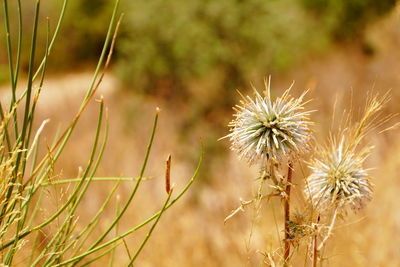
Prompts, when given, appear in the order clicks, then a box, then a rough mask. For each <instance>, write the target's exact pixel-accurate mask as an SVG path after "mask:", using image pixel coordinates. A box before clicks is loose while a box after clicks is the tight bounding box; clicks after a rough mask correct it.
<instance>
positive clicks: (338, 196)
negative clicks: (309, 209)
mask: <svg viewBox="0 0 400 267" xmlns="http://www.w3.org/2000/svg"><path fill="white" fill-rule="evenodd" d="M369 153H370V148H369V147H367V148H365V149H364V150H362V151H361V152H358V153H357V152H355V151H354V149H353V148H352V147H351V146H347V147H346V146H345V138H344V137H343V138H342V140H341V142H340V143H339V144H338V145H336V142H334V141H332V142H331V145H330V146H329V147H328V148H327V149H325V150H322V151H321V152H320V156H321V157H320V158H314V159H313V160H312V161H311V163H310V168H311V169H312V171H313V172H312V174H311V175H310V176H309V177H308V178H307V186H306V188H305V194H306V196H307V197H308V199H309V200H310V201H311V202H312V203H313V205H314V206H315V207H316V208H317V210H319V211H324V210H325V209H326V208H329V207H332V206H334V207H337V208H339V209H341V210H345V209H346V208H348V207H349V208H351V209H352V210H360V209H362V208H363V207H364V206H365V204H366V202H367V201H369V200H370V199H371V198H372V185H371V182H370V177H369V175H368V172H367V170H366V169H364V168H363V166H362V165H363V163H364V161H365V159H366V158H367V157H368V155H369Z"/></svg>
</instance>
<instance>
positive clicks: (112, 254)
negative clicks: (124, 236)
mask: <svg viewBox="0 0 400 267" xmlns="http://www.w3.org/2000/svg"><path fill="white" fill-rule="evenodd" d="M120 199H121V198H119V196H117V203H116V204H115V210H116V214H115V216H117V215H118V213H119V212H120V204H121V203H120ZM118 233H119V223H117V225H116V226H115V236H118ZM115 248H116V247H114V248H113V249H112V250H111V255H110V261H109V263H108V266H109V267H112V266H114V259H115Z"/></svg>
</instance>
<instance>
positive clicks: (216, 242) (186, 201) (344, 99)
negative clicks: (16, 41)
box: [0, 8, 400, 267]
mask: <svg viewBox="0 0 400 267" xmlns="http://www.w3.org/2000/svg"><path fill="white" fill-rule="evenodd" d="M398 25H400V9H399V8H397V9H396V10H394V12H392V14H391V15H390V16H388V17H387V18H385V19H384V20H382V21H380V22H378V23H377V24H374V25H372V26H371V27H370V28H369V29H368V34H367V38H368V41H369V42H371V43H373V44H374V46H375V47H376V51H375V52H374V54H373V55H368V54H366V53H364V52H363V51H361V49H360V47H359V46H356V45H352V44H351V43H350V42H349V43H347V44H344V45H341V46H337V47H334V48H333V49H332V50H331V51H329V52H328V53H325V54H323V55H314V56H312V57H309V58H307V59H306V60H305V61H303V62H301V63H299V65H298V66H297V67H296V68H293V69H292V70H290V71H288V72H285V73H273V74H272V94H273V95H275V96H278V95H281V94H282V93H283V91H284V90H285V89H287V88H288V87H289V86H290V84H291V83H292V81H293V80H294V81H295V84H294V87H293V90H292V92H291V93H292V94H293V95H295V96H298V95H300V94H301V92H303V91H304V90H305V89H310V91H309V93H308V94H307V98H308V99H312V101H311V102H310V103H309V104H308V107H309V108H310V109H315V110H317V112H314V113H313V114H312V115H311V117H312V119H313V120H314V121H315V125H314V126H313V127H314V130H315V131H316V132H317V133H318V135H317V136H316V140H318V141H325V140H326V136H327V134H328V133H329V131H335V127H338V126H337V125H338V122H337V121H334V122H332V117H333V115H332V114H333V113H335V114H336V117H340V114H341V113H342V112H343V111H349V109H350V107H353V110H354V119H357V118H359V115H360V112H359V111H360V110H361V109H362V107H363V105H364V103H365V100H366V98H367V96H368V94H369V93H378V94H381V95H382V94H385V93H386V92H388V91H389V90H390V96H391V100H390V102H389V103H388V104H387V105H386V107H385V109H384V113H385V114H396V113H399V112H400V106H399V101H400V75H399V70H400V50H399V49H398V48H399V47H400V31H399V30H398ZM90 75H91V74H90V71H88V70H87V69H85V70H81V71H73V72H71V73H69V74H67V75H58V74H57V75H53V76H51V77H49V78H48V79H47V81H46V83H45V84H44V87H43V92H42V97H41V99H40V101H39V102H38V108H37V117H36V124H35V126H34V127H39V126H40V124H41V122H42V121H43V120H45V119H50V122H49V123H48V124H47V125H46V128H45V130H44V132H43V133H44V135H45V136H46V139H44V140H45V141H46V142H48V143H51V142H52V138H53V137H54V136H55V135H56V132H57V129H58V128H59V127H61V128H62V127H65V126H66V125H67V124H68V122H69V121H70V120H71V119H72V118H73V116H74V114H75V113H76V111H77V110H78V108H79V103H80V101H81V99H82V98H83V97H84V95H85V89H86V87H87V85H88V83H89V81H90V77H91V76H90ZM252 82H253V84H254V85H255V86H256V87H257V88H261V86H262V83H263V77H260V78H259V79H258V80H256V81H252ZM21 84H23V83H21ZM194 87H195V88H197V87H196V85H194ZM121 88H122V86H121V84H120V82H119V81H118V79H117V78H116V77H114V76H113V73H112V71H110V72H109V73H107V74H106V76H105V79H104V81H103V83H102V85H101V87H100V88H99V90H98V92H96V95H95V98H96V99H99V98H100V96H103V97H104V99H105V104H106V106H107V109H108V117H109V123H110V135H109V141H108V144H107V148H106V150H105V154H104V158H103V160H102V164H101V165H100V167H99V169H98V172H97V176H99V177H106V176H121V177H136V176H137V175H138V173H139V169H140V163H141V159H142V158H143V155H144V153H145V151H146V142H147V139H148V136H149V134H150V131H151V123H152V118H153V116H154V113H155V110H156V107H159V108H160V109H161V113H160V118H159V120H160V121H159V126H158V130H157V132H156V136H155V142H154V148H153V151H152V153H151V155H150V159H149V167H148V169H147V170H146V173H145V177H149V178H151V179H149V180H146V181H144V182H143V184H142V187H141V188H140V189H139V190H140V194H139V195H138V196H137V197H136V198H135V200H134V202H133V204H132V206H131V207H130V208H129V210H128V211H127V214H126V216H124V217H123V219H122V221H121V222H120V224H119V226H118V227H119V231H120V232H124V231H125V230H128V229H129V228H130V227H131V226H132V225H136V224H137V223H140V222H141V221H142V220H143V219H145V218H146V217H147V216H149V215H151V214H152V213H153V212H154V211H156V210H158V209H159V208H160V205H162V203H163V201H164V199H165V196H166V194H165V191H164V171H165V160H166V158H167V156H168V155H169V154H171V155H172V166H171V181H172V183H173V184H174V186H175V188H176V189H181V188H182V187H183V186H184V185H185V183H186V181H187V180H188V179H190V177H191V175H192V173H193V171H194V169H195V167H196V163H197V158H198V155H199V153H200V149H201V148H200V143H201V142H202V143H203V144H204V147H205V156H204V157H205V161H204V163H203V165H202V167H201V172H200V174H199V176H198V178H197V180H196V181H195V183H194V184H193V186H192V187H191V188H190V190H189V192H188V193H187V194H186V195H184V196H183V198H182V199H181V200H180V201H179V202H178V203H177V204H176V206H175V207H174V208H173V209H171V210H169V211H168V212H167V213H166V214H165V215H163V218H162V219H161V221H160V223H159V224H158V226H157V227H156V229H155V231H154V233H153V235H152V236H151V238H150V240H149V243H148V244H147V245H146V247H145V248H144V250H143V252H142V253H141V254H140V255H139V258H138V261H137V263H136V265H135V266H140V267H142V266H144V267H147V266H149V267H152V266H162V267H164V266H165V267H176V266H198V267H200V266H211V267H212V266H216V267H217V266H269V265H268V264H267V263H263V258H264V256H263V254H264V253H270V254H274V253H276V249H282V240H280V239H279V238H278V237H277V232H278V233H279V234H280V236H281V237H282V229H281V228H280V226H281V225H282V224H283V214H282V209H281V205H282V202H281V201H280V200H279V199H273V198H272V199H271V200H268V201H267V200H264V201H263V202H262V205H261V207H260V209H258V210H257V209H255V208H254V207H253V206H251V205H249V206H247V207H246V208H245V209H244V212H239V213H238V214H236V215H235V216H234V217H232V218H231V219H230V220H228V221H227V222H226V223H224V219H225V218H226V217H227V216H228V215H229V214H230V213H231V211H232V210H234V209H236V208H237V207H238V206H239V205H240V200H248V199H252V198H253V197H254V194H255V192H256V190H257V181H256V180H255V178H256V177H257V176H258V168H257V167H251V168H249V167H248V165H247V164H246V162H244V161H240V160H239V159H238V157H237V155H236V154H235V153H234V152H231V151H230V150H229V142H228V140H218V139H219V138H221V137H222V136H224V135H226V134H228V127H227V126H225V125H227V124H228V122H229V121H230V120H231V115H232V114H231V112H229V111H226V112H221V114H217V115H218V119H217V120H216V121H218V122H220V123H221V126H220V127H219V128H218V129H211V127H213V125H214V124H212V123H210V122H209V120H210V118H201V120H200V122H196V124H197V125H195V127H192V128H191V129H190V130H187V129H186V128H187V127H186V128H185V125H187V124H188V123H190V122H188V121H185V120H187V116H184V115H185V114H187V113H188V112H190V106H191V104H192V101H195V99H194V98H193V99H192V98H188V99H185V100H184V103H175V102H174V99H173V97H172V98H162V97H159V96H157V95H151V94H150V95H143V94H141V93H139V92H138V90H135V88H133V89H132V88H131V89H132V90H129V91H127V90H123V89H121ZM234 89H236V88H232V90H231V92H230V93H231V94H233V95H234V97H235V98H236V99H238V100H239V98H240V96H239V94H237V93H236V91H235V90H234ZM239 90H240V91H241V92H243V93H245V94H251V91H250V81H249V86H248V88H240V89H239ZM0 94H1V99H2V100H4V101H5V100H6V99H8V98H9V97H10V95H9V94H8V93H5V90H3V89H2V90H0ZM204 94H205V97H210V98H212V97H213V96H207V92H204ZM215 105H218V103H217V102H216V103H215ZM335 105H336V108H335V110H334V108H333V107H334V106H335ZM97 112H98V107H97V104H96V102H93V103H91V104H90V105H89V107H88V109H87V111H86V112H85V113H84V114H83V116H82V118H81V120H80V121H79V123H78V126H77V129H76V131H75V132H74V133H73V135H72V137H71V142H70V143H69V144H68V146H67V147H66V148H65V152H64V153H63V155H62V157H61V158H60V160H59V161H58V162H57V164H56V166H55V171H54V173H55V179H61V178H63V179H68V178H71V177H76V176H77V174H78V173H79V166H84V165H85V164H86V163H87V159H88V156H89V151H90V146H91V140H92V139H93V136H94V134H95V132H94V129H95V128H96V124H97V119H96V118H97ZM398 120H399V117H398V116H397V117H394V119H392V120H391V121H390V122H389V124H390V123H391V124H394V123H396V122H397V121H398ZM214 121H215V120H214ZM185 131H187V132H185ZM378 132H379V131H377V132H373V133H372V134H370V135H368V137H367V143H368V144H371V145H373V146H374V147H375V148H374V152H373V153H372V155H371V156H370V157H369V158H368V160H367V162H366V166H367V168H369V167H371V168H373V169H372V170H371V176H372V182H373V184H374V197H373V200H372V201H371V203H369V205H367V207H366V208H365V209H364V210H362V211H361V212H359V213H357V214H350V215H349V216H348V217H346V218H345V219H342V218H339V219H338V221H337V225H336V228H335V229H334V231H333V235H332V238H331V239H330V240H329V241H328V244H327V247H326V249H325V250H324V255H323V261H322V263H321V266H349V267H350V266H352V267H353V266H382V267H383V266H385V267H386V266H393V267H394V266H400V246H399V244H400V179H399V177H398V174H399V172H400V138H399V137H400V135H399V130H398V129H394V130H391V131H387V132H384V133H378ZM116 172H117V173H116ZM309 173H310V170H308V169H307V167H306V165H305V164H304V163H296V166H295V172H294V180H293V184H294V187H295V188H303V186H304V179H305V177H306V176H307V175H308V174H309ZM112 185H113V183H111V182H106V181H100V182H95V183H93V184H91V185H90V188H89V191H88V193H87V195H85V196H84V199H83V202H82V203H83V204H82V205H81V206H80V207H79V216H80V217H79V222H78V224H77V227H78V229H79V227H82V225H84V224H85V222H86V223H87V222H88V220H89V219H90V217H91V216H93V215H94V212H95V211H96V209H97V208H99V206H100V205H101V203H102V201H103V200H104V199H105V197H106V195H107V192H108V191H109V190H110V188H111V187H112ZM131 188H132V182H121V186H120V188H119V189H118V191H117V194H118V195H119V196H120V199H121V200H122V201H124V200H125V199H126V198H127V196H128V195H129V192H130V190H131ZM57 192H58V193H57ZM60 192H62V191H57V190H54V191H52V190H49V191H48V192H47V194H46V195H45V198H46V201H47V203H49V205H48V207H43V208H42V209H41V210H40V211H39V213H38V216H37V218H36V219H37V220H38V221H41V220H42V219H44V218H46V217H48V215H49V214H50V212H49V211H50V210H52V209H54V208H55V207H56V206H57V201H59V200H60V199H62V196H60V195H58V194H60ZM293 198H294V199H295V200H296V201H295V203H296V204H294V206H293V207H292V209H293V210H297V209H301V207H302V205H304V203H305V202H304V197H303V196H302V195H300V194H295V195H293ZM117 205H118V204H117V203H115V201H113V202H111V205H110V207H108V208H107V210H106V212H105V215H106V216H104V219H102V220H101V221H100V224H99V227H100V229H101V228H102V227H103V228H106V225H108V224H109V223H110V221H111V220H112V218H113V216H114V215H115V207H116V206H117ZM277 225H278V226H279V227H278V228H277ZM52 227H55V226H52ZM146 229H148V228H145V229H141V230H140V231H138V232H137V233H135V234H134V235H133V236H130V237H127V238H126V244H127V246H128V247H129V248H132V250H133V248H135V247H137V246H138V245H139V244H140V241H141V240H142V238H143V237H144V236H145V235H146V231H145V230H146ZM55 230H56V229H55V228H48V229H47V228H46V229H45V230H44V231H43V236H44V239H46V236H47V235H51V233H53V232H54V231H55ZM46 231H47V232H46ZM89 241H91V240H89ZM29 248H30V244H27V245H26V249H27V250H28V249H29ZM306 249H307V248H306V247H304V246H300V247H299V248H298V253H296V255H295V256H294V258H293V259H292V262H291V265H292V266H311V261H310V260H309V259H308V260H306V261H305V257H304V254H305V250H306ZM279 253H281V252H279ZM27 256H28V253H27V255H26V257H27ZM19 260H20V261H21V262H22V261H23V260H24V258H23V257H21V259H19ZM108 260H109V259H108V258H107V257H105V258H104V259H101V260H100V261H99V262H97V263H95V264H93V265H91V266H107V264H108ZM127 262H128V255H127V253H126V250H125V248H124V247H123V246H120V247H119V248H117V249H116V253H115V266H125V264H126V263H127ZM15 264H16V265H15V266H19V265H18V260H16V261H15ZM21 266H22V265H21Z"/></svg>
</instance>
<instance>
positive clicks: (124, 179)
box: [41, 177, 152, 187]
mask: <svg viewBox="0 0 400 267" xmlns="http://www.w3.org/2000/svg"><path fill="white" fill-rule="evenodd" d="M151 179H152V177H143V178H142V180H143V181H148V180H151ZM80 180H81V179H80V178H73V179H65V180H57V181H52V182H46V183H42V184H41V186H44V187H46V186H52V185H62V184H70V183H77V182H79V181H80ZM138 180H139V177H132V178H130V177H93V178H91V181H98V182H116V181H120V182H133V181H138Z"/></svg>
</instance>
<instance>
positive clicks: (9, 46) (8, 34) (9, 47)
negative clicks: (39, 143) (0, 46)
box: [3, 0, 18, 136]
mask: <svg viewBox="0 0 400 267" xmlns="http://www.w3.org/2000/svg"><path fill="white" fill-rule="evenodd" d="M3 8H4V23H5V28H6V42H7V54H8V67H9V74H10V82H11V104H10V110H11V109H12V107H13V106H14V103H15V100H16V93H15V91H16V84H15V80H14V68H13V66H14V62H13V53H12V44H11V32H10V18H9V14H8V3H7V0H3ZM14 131H15V136H17V134H18V120H17V115H16V113H15V114H14Z"/></svg>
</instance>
